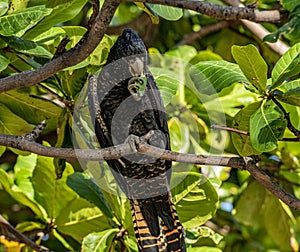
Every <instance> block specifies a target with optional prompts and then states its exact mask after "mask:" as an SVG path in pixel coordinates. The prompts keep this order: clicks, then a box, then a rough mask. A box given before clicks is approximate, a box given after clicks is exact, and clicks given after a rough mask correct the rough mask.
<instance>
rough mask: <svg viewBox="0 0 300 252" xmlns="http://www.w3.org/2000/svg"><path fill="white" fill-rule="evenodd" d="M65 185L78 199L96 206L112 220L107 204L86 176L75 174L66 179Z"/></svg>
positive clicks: (93, 183) (97, 188) (96, 187)
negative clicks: (80, 198)
mask: <svg viewBox="0 0 300 252" xmlns="http://www.w3.org/2000/svg"><path fill="white" fill-rule="evenodd" d="M67 185H68V186H69V187H71V188H72V189H73V190H74V191H75V192H76V193H77V194H78V195H79V196H80V197H82V198H84V199H86V200H88V201H89V202H91V203H93V204H94V205H95V206H97V207H98V208H99V209H101V211H102V212H103V213H104V214H105V215H106V216H108V217H110V218H113V215H112V211H111V209H110V207H109V205H108V204H107V201H106V200H105V198H104V196H103V194H102V192H101V190H100V189H99V187H98V186H97V184H96V183H95V182H94V181H93V180H92V179H91V178H89V177H88V176H87V175H86V174H84V173H80V172H76V173H74V174H71V175H70V176H69V177H68V179H67Z"/></svg>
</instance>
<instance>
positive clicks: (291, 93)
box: [276, 86, 300, 106]
mask: <svg viewBox="0 0 300 252" xmlns="http://www.w3.org/2000/svg"><path fill="white" fill-rule="evenodd" d="M276 97H277V98H278V99H279V100H280V101H282V102H285V103H288V104H291V105H294V106H300V86H299V87H296V88H294V89H290V90H288V91H286V92H285V93H282V94H278V95H276Z"/></svg>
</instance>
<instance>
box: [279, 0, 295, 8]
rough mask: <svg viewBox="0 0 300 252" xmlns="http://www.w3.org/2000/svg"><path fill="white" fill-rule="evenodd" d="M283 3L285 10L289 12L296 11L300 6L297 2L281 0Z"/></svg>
mask: <svg viewBox="0 0 300 252" xmlns="http://www.w3.org/2000/svg"><path fill="white" fill-rule="evenodd" d="M281 3H282V6H283V8H284V9H286V10H288V11H292V10H294V9H295V7H296V6H298V5H299V2H298V1H295V0H281Z"/></svg>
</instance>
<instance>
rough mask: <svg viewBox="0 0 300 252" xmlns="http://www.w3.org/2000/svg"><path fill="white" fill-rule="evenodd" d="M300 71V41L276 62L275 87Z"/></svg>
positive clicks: (273, 81) (274, 71)
mask: <svg viewBox="0 0 300 252" xmlns="http://www.w3.org/2000/svg"><path fill="white" fill-rule="evenodd" d="M299 72H300V43H297V44H295V45H294V46H293V47H291V48H290V50H288V51H287V52H286V53H285V54H284V55H283V56H282V57H281V58H280V59H279V60H278V61H277V63H276V64H275V66H274V68H273V71H272V86H271V88H272V89H274V88H276V87H278V86H280V85H282V84H283V82H284V81H285V80H286V79H287V78H289V77H291V76H295V75H296V74H298V73H299Z"/></svg>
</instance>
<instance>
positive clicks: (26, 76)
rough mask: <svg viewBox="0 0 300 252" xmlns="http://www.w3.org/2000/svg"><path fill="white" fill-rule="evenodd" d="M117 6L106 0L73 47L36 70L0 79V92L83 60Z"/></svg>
mask: <svg viewBox="0 0 300 252" xmlns="http://www.w3.org/2000/svg"><path fill="white" fill-rule="evenodd" d="M117 7H118V3H117V1H114V0H106V1H105V2H104V4H103V6H102V8H101V11H100V12H99V14H98V15H97V16H96V18H95V21H94V23H93V24H92V25H91V28H90V29H89V30H88V31H87V32H86V34H85V35H84V36H83V37H82V39H81V40H80V41H79V42H78V43H77V45H76V46H75V47H74V48H72V49H71V50H69V51H66V52H64V53H62V54H61V55H60V56H59V57H57V58H55V59H53V60H51V61H50V62H48V63H46V64H45V65H43V66H42V67H40V68H38V69H36V70H32V71H31V70H30V71H24V72H22V73H19V74H15V75H12V76H8V77H6V78H3V79H0V93H1V92H5V91H8V90H11V89H16V88H20V87H30V86H32V85H34V84H36V83H38V82H41V81H43V80H45V79H47V78H49V77H51V76H52V75H54V74H55V73H57V72H58V71H60V70H62V69H64V68H66V67H70V66H74V65H76V64H78V63H80V62H81V61H83V60H84V59H85V58H87V57H88V56H89V55H90V54H91V53H92V52H93V51H94V49H95V48H96V47H97V46H98V44H99V43H100V41H101V39H102V38H103V36H104V33H105V31H106V29H107V27H108V25H109V23H110V21H111V19H112V17H113V15H114V13H115V11H116V9H117ZM93 18H94V17H93Z"/></svg>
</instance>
